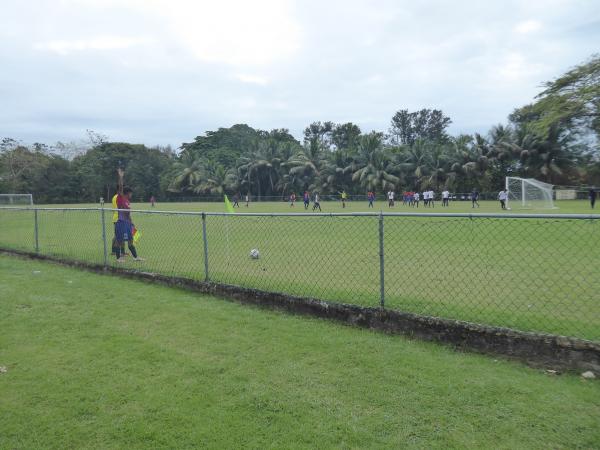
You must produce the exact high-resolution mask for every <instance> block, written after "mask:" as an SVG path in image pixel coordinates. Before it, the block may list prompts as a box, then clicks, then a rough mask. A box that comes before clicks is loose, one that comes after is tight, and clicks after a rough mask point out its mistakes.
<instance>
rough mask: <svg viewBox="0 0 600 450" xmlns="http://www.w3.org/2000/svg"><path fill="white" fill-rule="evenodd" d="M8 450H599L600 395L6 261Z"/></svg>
mask: <svg viewBox="0 0 600 450" xmlns="http://www.w3.org/2000/svg"><path fill="white" fill-rule="evenodd" d="M0 299H1V300H0V330H2V331H1V335H0V366H5V367H6V368H7V372H6V373H0V448H6V449H9V448H10V449H33V448H36V449H37V448H61V449H62V448H82V449H84V448H89V449H92V448H98V449H112V448H115V449H116V448H131V449H137V448H140V449H141V448H179V449H184V448H427V449H433V448H467V447H468V448H506V449H516V448H528V449H536V448H539V449H548V448H553V449H560V448H590V449H591V448H598V447H600V389H598V383H597V382H595V381H586V380H583V379H582V378H580V377H577V376H574V375H561V376H551V375H547V374H545V373H543V372H542V371H540V370H534V369H530V368H527V367H524V366H522V365H520V364H517V363H512V362H507V361H503V360H498V361H497V360H494V359H492V358H489V357H485V356H480V355H473V354H464V353H459V352H455V351H452V350H451V349H449V348H446V347H443V346H439V345H435V344H431V343H424V342H419V341H411V340H408V339H405V338H403V337H398V336H389V335H385V334H380V333H375V332H372V331H368V330H364V329H355V328H350V327H344V326H342V325H338V324H335V323H331V322H327V321H321V320H317V319H309V318H305V317H298V316H292V315H286V314H282V313H277V312H272V311H264V310H260V309H257V308H252V307H248V306H242V305H238V304H235V303H228V302H225V301H223V300H217V299H214V298H211V297H206V296H200V295H195V294H193V293H189V292H185V291H180V290H177V289H173V288H167V287H162V286H156V285H149V284H146V283H143V282H139V281H132V280H124V279H121V278H118V277H112V276H101V275H96V274H91V273H87V272H83V271H78V270H74V269H68V268H64V267H60V266H56V265H53V264H50V263H43V262H37V261H30V260H22V259H19V258H14V257H6V256H0Z"/></svg>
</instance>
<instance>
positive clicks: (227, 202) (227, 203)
mask: <svg viewBox="0 0 600 450" xmlns="http://www.w3.org/2000/svg"><path fill="white" fill-rule="evenodd" d="M224 197H225V210H226V211H227V212H228V213H232V212H235V211H234V209H233V206H232V205H231V202H230V201H229V199H228V198H227V194H225V195H224Z"/></svg>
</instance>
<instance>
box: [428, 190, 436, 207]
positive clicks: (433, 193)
mask: <svg viewBox="0 0 600 450" xmlns="http://www.w3.org/2000/svg"><path fill="white" fill-rule="evenodd" d="M434 200H435V192H433V191H432V190H430V191H429V204H430V205H431V207H432V208H435V203H434Z"/></svg>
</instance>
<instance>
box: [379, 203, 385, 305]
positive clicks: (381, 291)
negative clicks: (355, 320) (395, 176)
mask: <svg viewBox="0 0 600 450" xmlns="http://www.w3.org/2000/svg"><path fill="white" fill-rule="evenodd" d="M379 304H380V306H381V307H382V308H385V266H384V260H383V212H379Z"/></svg>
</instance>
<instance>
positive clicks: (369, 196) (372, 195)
mask: <svg viewBox="0 0 600 450" xmlns="http://www.w3.org/2000/svg"><path fill="white" fill-rule="evenodd" d="M367 200H369V208H373V202H374V201H375V193H374V192H373V191H369V192H367Z"/></svg>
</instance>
